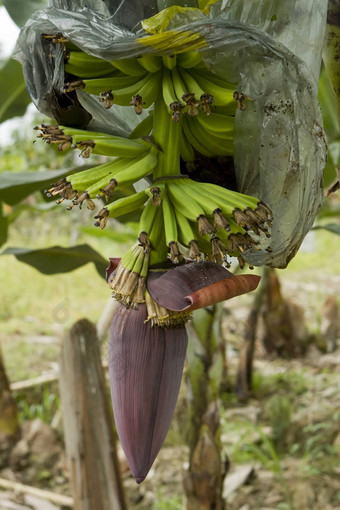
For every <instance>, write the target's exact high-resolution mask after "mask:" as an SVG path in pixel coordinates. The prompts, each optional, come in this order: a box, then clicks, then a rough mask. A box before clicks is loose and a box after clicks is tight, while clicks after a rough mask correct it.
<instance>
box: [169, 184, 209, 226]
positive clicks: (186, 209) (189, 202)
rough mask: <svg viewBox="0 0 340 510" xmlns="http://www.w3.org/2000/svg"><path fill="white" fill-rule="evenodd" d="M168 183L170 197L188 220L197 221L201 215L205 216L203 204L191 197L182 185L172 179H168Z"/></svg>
mask: <svg viewBox="0 0 340 510" xmlns="http://www.w3.org/2000/svg"><path fill="white" fill-rule="evenodd" d="M173 180H175V179H173ZM167 184H168V195H169V199H170V200H171V202H172V204H173V205H174V207H175V208H176V209H178V210H179V211H181V213H182V214H183V215H184V216H185V217H186V218H188V220H190V221H194V222H196V221H197V218H198V217H199V216H204V210H203V208H202V207H201V205H200V204H199V203H198V202H197V201H196V200H195V199H194V198H192V197H189V196H188V195H187V193H185V192H184V191H183V189H182V187H181V186H176V185H175V184H173V182H172V181H170V180H169V181H167Z"/></svg>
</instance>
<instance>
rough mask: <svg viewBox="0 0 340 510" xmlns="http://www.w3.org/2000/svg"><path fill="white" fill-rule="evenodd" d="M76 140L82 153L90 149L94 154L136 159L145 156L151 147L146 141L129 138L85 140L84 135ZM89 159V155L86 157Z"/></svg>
mask: <svg viewBox="0 0 340 510" xmlns="http://www.w3.org/2000/svg"><path fill="white" fill-rule="evenodd" d="M73 138H74V145H75V147H76V148H77V149H80V150H81V151H82V152H83V151H86V150H87V149H88V148H90V149H91V152H93V153H94V154H101V155H102V156H118V157H127V158H136V157H138V156H143V155H144V154H145V153H146V152H147V151H148V150H150V145H149V144H148V142H145V141H144V140H140V139H137V140H130V139H128V138H121V137H118V136H111V137H110V138H96V139H95V140H91V139H90V140H89V139H87V140H84V139H83V137H82V135H76V136H74V137H73ZM82 152H81V155H82V156H83V157H88V155H87V154H88V153H86V156H84V155H83V153H82Z"/></svg>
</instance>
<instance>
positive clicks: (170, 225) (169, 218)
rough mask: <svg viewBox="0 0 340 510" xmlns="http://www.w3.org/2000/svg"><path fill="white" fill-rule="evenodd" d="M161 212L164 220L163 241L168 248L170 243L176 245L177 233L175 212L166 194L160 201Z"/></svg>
mask: <svg viewBox="0 0 340 510" xmlns="http://www.w3.org/2000/svg"><path fill="white" fill-rule="evenodd" d="M162 210H163V218H164V229H165V241H166V244H167V245H168V246H170V244H171V243H177V241H178V233H177V223H176V216H175V211H174V208H173V206H172V203H171V202H170V200H169V197H168V196H167V194H166V193H165V194H164V196H163V200H162Z"/></svg>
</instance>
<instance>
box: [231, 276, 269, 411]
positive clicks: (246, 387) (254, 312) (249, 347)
mask: <svg viewBox="0 0 340 510" xmlns="http://www.w3.org/2000/svg"><path fill="white" fill-rule="evenodd" d="M265 281H266V279H265V278H262V279H261V282H260V286H259V288H258V289H257V291H256V293H255V298H254V301H253V304H252V307H251V310H250V313H249V315H248V318H247V320H246V323H245V327H244V337H243V342H242V346H241V349H240V359H239V365H238V370H237V377H236V395H237V397H238V399H239V400H240V401H245V400H247V398H248V397H249V393H250V392H251V390H252V384H253V359H254V349H255V341H256V333H257V325H258V321H259V317H260V311H261V307H262V303H263V299H264V291H265Z"/></svg>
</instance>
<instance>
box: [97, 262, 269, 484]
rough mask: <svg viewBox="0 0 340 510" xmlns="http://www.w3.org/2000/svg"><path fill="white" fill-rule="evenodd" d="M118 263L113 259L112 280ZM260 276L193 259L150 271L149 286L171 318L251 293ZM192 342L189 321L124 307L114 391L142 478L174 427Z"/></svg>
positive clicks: (116, 331) (115, 330)
mask: <svg viewBox="0 0 340 510" xmlns="http://www.w3.org/2000/svg"><path fill="white" fill-rule="evenodd" d="M117 263H118V260H117V259H111V260H110V266H109V268H108V271H107V273H108V279H110V278H111V277H112V272H113V271H114V270H115V268H116V266H117ZM259 280H260V277H259V276H256V275H240V276H234V275H233V274H232V273H230V272H229V271H227V270H226V269H224V268H223V267H221V266H220V265H218V264H215V263H214V262H192V263H189V264H185V265H183V266H180V267H176V268H174V269H169V270H168V271H161V272H159V271H157V272H153V271H150V272H149V277H148V291H149V293H150V295H151V297H152V298H153V300H154V301H155V302H156V303H157V304H158V305H160V306H161V307H162V310H163V311H164V310H165V312H168V313H169V314H170V318H171V317H172V316H171V314H172V313H175V314H176V315H175V317H177V316H178V315H179V314H187V312H188V311H190V310H194V309H197V308H200V307H203V306H208V305H211V304H214V303H217V302H219V301H223V300H224V299H230V298H231V297H234V296H236V295H240V294H244V293H246V292H250V291H252V290H254V289H255V288H256V287H257V285H258V282H259ZM187 343H188V337H187V332H186V328H185V325H183V324H179V322H178V321H176V322H175V324H174V325H173V326H172V327H159V326H152V321H151V320H150V315H149V312H148V309H147V306H146V305H145V304H141V305H139V307H138V309H135V308H126V307H125V306H124V305H121V304H120V305H119V306H118V309H117V311H116V313H115V316H114V318H113V321H112V325H111V331H110V348H109V372H110V384H111V396H112V404H113V411H114V417H115V422H116V427H117V432H118V436H119V438H120V441H121V444H122V447H123V450H124V452H125V455H126V458H127V461H128V463H129V466H130V469H131V472H132V475H133V476H134V478H135V480H136V482H137V483H141V482H142V481H143V480H144V478H145V477H146V475H147V474H148V472H149V470H150V468H151V466H152V464H153V462H154V460H155V458H156V456H157V454H158V452H159V450H160V448H161V446H162V443H163V441H164V439H165V436H166V434H167V432H168V429H169V426H170V422H171V418H172V415H173V412H174V409H175V405H176V401H177V397H178V393H179V389H180V383H181V378H182V372H183V366H184V361H185V355H186V349H187Z"/></svg>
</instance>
